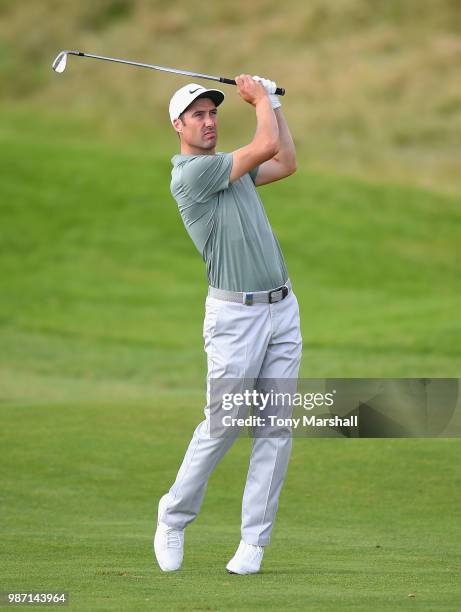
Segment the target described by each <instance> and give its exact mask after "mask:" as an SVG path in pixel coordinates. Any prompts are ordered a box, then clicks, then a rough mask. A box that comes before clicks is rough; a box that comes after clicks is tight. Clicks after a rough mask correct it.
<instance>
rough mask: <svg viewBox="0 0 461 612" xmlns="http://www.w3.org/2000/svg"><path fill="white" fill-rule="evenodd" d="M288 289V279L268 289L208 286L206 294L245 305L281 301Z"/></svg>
mask: <svg viewBox="0 0 461 612" xmlns="http://www.w3.org/2000/svg"><path fill="white" fill-rule="evenodd" d="M290 291H291V283H290V279H288V280H287V282H286V283H285V284H284V285H282V286H281V287H277V288H276V289H271V290H270V291H226V290H225V289H217V288H216V287H208V295H209V296H210V297H214V298H216V299H218V300H225V301H226V302H238V303H239V304H245V305H246V306H251V305H252V304H258V303H260V304H275V302H281V301H282V300H284V299H285V298H286V297H287V295H289V294H290Z"/></svg>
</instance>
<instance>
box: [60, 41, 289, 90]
mask: <svg viewBox="0 0 461 612" xmlns="http://www.w3.org/2000/svg"><path fill="white" fill-rule="evenodd" d="M67 53H69V54H70V55H79V56H81V57H91V58H93V59H99V60H105V61H107V62H118V63H119V64H129V65H130V66H139V67H140V68H151V69H152V70H161V71H162V72H173V73H175V74H183V75H186V76H191V77H197V78H200V79H208V80H210V81H218V82H219V83H227V85H236V82H235V80H234V79H227V78H226V77H218V76H212V75H210V74H201V73H200V72H191V71H189V70H179V69H178V68H166V67H164V66H155V65H154V64H144V63H142V62H133V61H131V60H124V59H119V58H117V57H105V56H104V55H93V54H92V53H83V52H82V51H68V52H67ZM275 93H276V94H277V95H278V96H284V95H285V89H284V88H283V87H277V89H276V91H275Z"/></svg>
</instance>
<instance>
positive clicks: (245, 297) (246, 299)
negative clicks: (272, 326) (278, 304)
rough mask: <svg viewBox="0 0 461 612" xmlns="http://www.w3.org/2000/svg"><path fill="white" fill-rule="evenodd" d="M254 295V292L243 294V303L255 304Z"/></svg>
mask: <svg viewBox="0 0 461 612" xmlns="http://www.w3.org/2000/svg"><path fill="white" fill-rule="evenodd" d="M253 301H254V296H253V294H252V293H244V294H243V303H244V304H245V306H253Z"/></svg>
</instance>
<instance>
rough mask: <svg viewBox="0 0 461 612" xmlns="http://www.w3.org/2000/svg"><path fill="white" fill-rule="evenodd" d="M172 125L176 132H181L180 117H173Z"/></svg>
mask: <svg viewBox="0 0 461 612" xmlns="http://www.w3.org/2000/svg"><path fill="white" fill-rule="evenodd" d="M173 126H174V129H175V130H176V131H177V132H178V133H182V121H181V119H179V118H178V119H173Z"/></svg>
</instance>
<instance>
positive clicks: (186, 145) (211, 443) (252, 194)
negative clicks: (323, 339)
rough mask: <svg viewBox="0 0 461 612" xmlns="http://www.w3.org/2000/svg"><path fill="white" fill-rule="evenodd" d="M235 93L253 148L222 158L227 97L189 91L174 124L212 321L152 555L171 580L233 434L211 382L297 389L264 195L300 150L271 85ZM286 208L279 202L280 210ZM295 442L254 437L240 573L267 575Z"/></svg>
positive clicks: (179, 188)
mask: <svg viewBox="0 0 461 612" xmlns="http://www.w3.org/2000/svg"><path fill="white" fill-rule="evenodd" d="M235 80H236V84H237V87H238V93H239V95H240V96H241V98H242V99H243V100H244V101H245V102H247V103H249V104H251V105H252V106H253V107H254V109H255V111H256V122H257V125H256V131H255V134H254V137H253V139H252V141H251V142H250V143H249V144H247V145H246V146H244V147H242V148H240V149H237V150H235V151H233V152H232V153H216V152H215V148H216V142H217V136H218V117H217V112H218V111H217V107H218V106H219V105H220V104H221V103H222V102H223V100H224V94H223V92H222V91H219V90H217V89H206V88H204V87H202V86H200V85H197V84H195V83H190V84H188V85H186V86H185V87H182V88H181V89H179V90H178V91H177V92H176V93H175V94H174V95H173V97H172V98H171V101H170V106H169V113H170V119H171V122H172V124H173V127H174V129H175V130H176V132H177V133H178V134H179V138H180V146H181V153H180V154H178V155H175V156H174V157H173V158H172V163H173V170H172V181H171V192H172V194H173V197H174V198H175V200H176V202H177V204H178V207H179V212H180V214H181V217H182V219H183V222H184V225H185V228H186V230H187V232H188V233H189V235H190V237H191V238H192V240H193V242H194V244H195V246H196V247H197V249H198V250H199V252H200V253H201V255H202V256H203V258H204V260H205V263H206V271H207V276H208V284H209V289H208V296H207V298H206V309H205V310H206V312H205V321H204V329H203V332H204V340H205V351H206V353H207V361H208V374H207V405H206V407H205V410H204V412H205V419H204V420H203V421H202V422H201V423H200V424H199V425H198V426H197V428H196V429H195V431H194V434H193V437H192V440H191V442H190V444H189V447H188V449H187V451H186V454H185V457H184V459H183V462H182V464H181V467H180V469H179V471H178V474H177V476H176V480H175V482H174V483H173V485H172V486H171V488H170V490H169V491H168V492H167V493H166V494H165V495H163V497H162V498H161V499H160V502H159V505H158V518H157V530H156V533H155V538H154V550H155V555H156V557H157V561H158V563H159V565H160V568H161V569H162V570H163V571H174V570H178V569H179V568H180V566H181V563H182V560H183V547H184V529H185V527H187V525H188V524H189V523H190V522H191V521H193V520H194V518H195V517H196V516H197V514H198V512H199V509H200V506H201V504H202V501H203V497H204V494H205V490H206V486H207V482H208V478H209V476H210V474H211V473H212V471H213V469H214V468H215V466H216V465H217V463H218V462H219V461H220V459H221V458H222V457H223V456H224V454H225V453H226V451H227V450H228V449H229V448H230V446H231V445H232V443H233V441H234V440H235V437H236V435H237V432H236V433H235V435H228V436H220V437H212V435H211V434H210V401H211V400H210V396H211V392H210V387H211V382H212V380H220V379H233V380H243V379H245V380H248V379H251V380H254V381H256V383H255V385H256V386H257V384H258V380H259V379H271V380H273V381H277V380H280V379H294V380H296V379H297V376H298V371H299V364H300V359H301V348H302V340H301V333H300V323H299V309H298V302H297V300H296V297H295V295H294V293H293V290H292V287H291V283H290V281H289V278H288V273H287V269H286V267H285V262H284V259H283V255H282V252H281V250H280V246H279V244H278V242H277V239H276V238H275V236H274V233H273V231H272V228H271V226H270V224H269V221H268V219H267V216H266V213H265V210H264V207H263V204H262V202H261V200H260V198H259V195H258V193H257V191H256V188H255V187H257V186H259V185H265V184H267V183H272V182H273V181H277V180H279V179H282V178H285V177H287V176H289V175H290V174H293V172H294V171H295V169H296V157H295V147H294V144H293V140H292V137H291V134H290V131H289V129H288V126H287V123H286V121H285V118H284V116H283V113H282V110H281V108H280V107H281V104H280V102H279V100H278V97H277V96H276V95H274V92H275V90H276V85H275V83H274V82H273V81H269V80H267V79H261V78H260V77H251V76H250V75H247V74H242V75H240V76H238V77H236V79H235ZM280 205H283V203H280ZM291 445H292V439H291V435H288V436H287V435H280V436H277V435H275V436H274V435H272V437H255V438H254V440H253V445H252V452H251V459H250V465H249V470H248V475H247V481H246V486H245V491H244V495H243V502H242V523H241V541H240V545H239V546H238V549H237V551H236V553H235V555H234V557H233V558H232V559H231V560H230V561H229V563H228V564H227V566H226V567H227V570H228V571H229V572H230V573H233V574H252V573H256V572H258V571H259V569H260V565H261V561H262V557H263V553H264V547H265V546H267V545H268V544H269V541H270V535H271V532H272V528H273V525H274V520H275V515H276V512H277V507H278V499H279V494H280V491H281V488H282V485H283V481H284V478H285V474H286V469H287V465H288V461H289V457H290V452H291Z"/></svg>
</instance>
